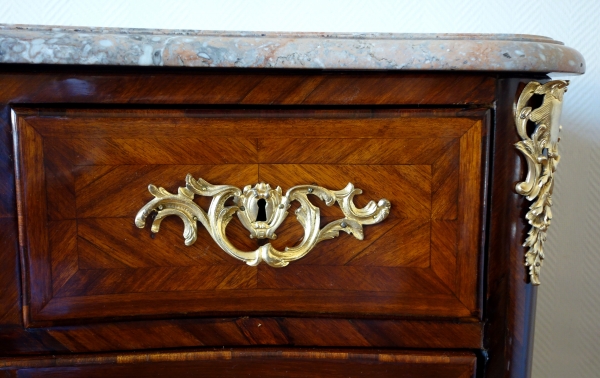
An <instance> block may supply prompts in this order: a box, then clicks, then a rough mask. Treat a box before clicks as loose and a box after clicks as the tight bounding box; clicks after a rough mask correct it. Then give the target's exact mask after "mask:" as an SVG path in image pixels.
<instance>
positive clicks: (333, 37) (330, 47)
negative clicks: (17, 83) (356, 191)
mask: <svg viewBox="0 0 600 378" xmlns="http://www.w3.org/2000/svg"><path fill="white" fill-rule="evenodd" d="M0 63H16V64H71V65H116V66H168V67H220V68H228V67H237V68H289V69H329V70H333V69H351V70H435V71H495V72H539V73H566V74H583V73H584V72H585V60H584V59H583V56H582V55H581V54H580V53H579V52H577V51H576V50H574V49H572V48H570V47H567V46H565V45H563V44H562V43H561V42H558V41H555V40H553V39H551V38H548V37H542V36H534V35H525V34H392V33H289V32H232V31H223V32H217V31H194V30H160V29H119V28H94V27H62V26H61V27H59V26H57V27H53V26H36V25H0Z"/></svg>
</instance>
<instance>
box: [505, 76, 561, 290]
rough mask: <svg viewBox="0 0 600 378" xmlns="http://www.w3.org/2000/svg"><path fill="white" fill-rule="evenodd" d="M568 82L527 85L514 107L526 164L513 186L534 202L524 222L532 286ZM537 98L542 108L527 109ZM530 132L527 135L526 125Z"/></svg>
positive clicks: (549, 214) (549, 216) (546, 218)
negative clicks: (527, 226) (529, 226)
mask: <svg viewBox="0 0 600 378" xmlns="http://www.w3.org/2000/svg"><path fill="white" fill-rule="evenodd" d="M568 84H569V82H568V81H562V80H554V81H550V82H547V83H545V84H540V83H538V82H530V83H528V84H527V85H526V86H525V88H524V89H523V92H522V93H521V95H520V97H519V100H518V102H517V104H516V107H515V124H516V127H517V132H518V133H519V136H520V137H521V139H522V140H521V141H519V142H517V143H516V144H515V146H516V147H517V149H518V150H519V151H521V153H522V154H523V156H525V159H526V160H527V169H528V171H527V177H526V178H525V181H523V182H520V183H518V184H517V185H516V187H515V190H516V192H517V193H519V194H521V195H523V196H525V197H526V198H527V199H528V200H529V201H533V203H532V204H531V206H530V207H529V211H528V212H527V215H526V218H527V221H528V222H529V224H530V225H531V229H530V230H529V232H528V236H527V239H526V240H525V243H524V244H523V246H524V247H527V248H528V250H527V252H526V253H525V265H526V266H528V267H529V277H530V280H531V283H532V284H533V285H539V284H540V277H539V276H540V269H541V267H542V263H543V260H544V242H545V241H546V232H547V230H548V227H549V226H550V221H551V220H552V211H551V206H552V188H553V186H554V172H555V170H556V166H557V164H558V162H559V160H560V156H559V155H558V149H557V148H558V141H559V138H558V134H559V131H560V129H561V126H560V113H561V110H562V100H563V95H564V93H565V92H566V91H567V85H568ZM534 95H540V96H542V97H541V105H539V106H537V107H536V108H535V109H534V108H533V107H532V106H531V105H530V104H531V102H532V101H531V100H532V97H534ZM531 124H533V127H534V128H533V130H532V131H528V125H531Z"/></svg>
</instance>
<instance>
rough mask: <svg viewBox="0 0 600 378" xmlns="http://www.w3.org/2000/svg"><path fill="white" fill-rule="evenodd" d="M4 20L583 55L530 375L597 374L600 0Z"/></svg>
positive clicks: (176, 7)
mask: <svg viewBox="0 0 600 378" xmlns="http://www.w3.org/2000/svg"><path fill="white" fill-rule="evenodd" d="M0 22H1V23H25V24H53V25H79V26H116V27H146V28H171V29H182V28H188V29H209V30H210V29H212V30H282V31H331V32H335V31H339V32H345V31H346V32H448V33H453V32H476V33H482V32H483V33H528V34H541V35H546V36H549V37H552V38H555V39H557V40H560V41H563V42H565V43H566V44H567V45H569V46H571V47H574V48H576V49H577V50H579V51H580V52H582V53H583V55H584V56H585V58H586V60H587V63H588V73H587V74H586V75H585V76H583V77H573V78H571V79H572V83H571V86H570V88H569V92H568V93H567V95H566V97H565V110H564V113H563V122H562V124H563V126H564V128H563V135H562V142H561V146H560V150H561V153H562V160H561V163H560V165H559V169H558V174H557V177H556V188H555V195H554V202H555V206H554V210H553V213H554V219H553V225H552V228H551V230H550V232H549V235H548V237H549V240H548V243H547V247H546V254H547V256H546V261H545V265H544V268H543V271H542V277H541V278H542V286H541V287H540V289H539V300H538V310H537V324H536V336H535V337H536V339H535V349H534V369H533V376H534V377H536V378H540V377H561V378H562V377H577V378H581V377H598V376H600V373H599V372H600V358H599V357H598V356H597V354H598V350H600V325H599V324H600V322H599V321H598V320H597V314H598V310H600V273H597V272H599V271H600V253H598V251H597V250H598V247H597V245H599V244H600V97H599V95H598V92H597V91H599V92H600V70H599V68H600V67H599V59H600V25H599V23H600V0H588V1H586V0H570V1H569V0H545V1H536V0H533V1H532V0H530V1H522V0H503V1H498V0H495V1H489V0H463V1H460V2H458V1H450V0H436V1H427V0H420V1H397V0H396V1H394V0H385V1H384V0H380V1H374V0H361V1H353V0H339V1H327V0H318V1H317V0H308V1H307V0H305V1H284V0H279V1H247V0H219V1H174V0H161V1H149V0H145V1H124V0H102V1H92V2H90V1H74V0H73V1H68V0H52V1H50V0H2V1H0Z"/></svg>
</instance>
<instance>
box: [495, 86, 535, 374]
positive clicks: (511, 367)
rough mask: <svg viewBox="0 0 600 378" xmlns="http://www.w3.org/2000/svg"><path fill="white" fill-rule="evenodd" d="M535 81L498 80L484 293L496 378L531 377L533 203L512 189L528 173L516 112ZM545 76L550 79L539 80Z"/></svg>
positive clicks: (533, 310)
mask: <svg viewBox="0 0 600 378" xmlns="http://www.w3.org/2000/svg"><path fill="white" fill-rule="evenodd" d="M531 80H536V81H540V78H518V79H517V78H514V79H508V78H507V79H503V80H499V82H498V83H499V87H498V94H497V97H498V116H497V119H496V133H495V138H494V145H493V151H494V154H493V160H492V172H493V177H492V185H491V203H490V207H491V213H492V218H491V223H490V235H489V261H488V277H487V279H488V289H487V293H486V299H487V309H488V310H487V322H488V324H489V331H488V332H487V337H486V345H488V347H489V349H490V361H489V363H488V366H487V369H486V376H488V377H493V378H499V377H502V378H509V377H510V378H517V377H518V378H525V377H529V376H530V375H531V356H532V351H533V330H534V320H535V301H536V297H537V287H536V286H533V285H528V284H527V282H528V273H527V269H526V267H525V266H524V257H523V256H524V253H525V251H524V248H523V245H522V244H523V242H524V241H525V238H526V230H527V229H528V225H527V221H526V218H525V213H526V212H527V208H528V206H529V204H527V201H526V200H525V199H524V198H523V197H521V196H520V195H518V194H517V193H516V192H515V191H514V187H515V185H516V183H517V182H519V181H521V180H522V179H523V177H525V175H526V166H527V164H526V162H525V160H524V158H523V157H522V156H521V155H520V154H516V153H514V143H516V142H517V141H519V140H520V138H519V135H518V134H517V131H516V128H515V126H514V120H513V113H512V111H513V106H514V102H515V101H516V99H517V98H518V97H519V93H520V91H522V90H523V88H524V86H525V84H526V83H527V82H529V81H531ZM544 80H547V78H543V79H542V80H541V82H544ZM515 230H516V235H515Z"/></svg>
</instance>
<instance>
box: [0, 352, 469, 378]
mask: <svg viewBox="0 0 600 378" xmlns="http://www.w3.org/2000/svg"><path fill="white" fill-rule="evenodd" d="M5 366H8V368H9V369H12V370H16V371H17V374H16V376H17V377H23V378H25V377H31V378H33V377H63V378H71V377H73V378H74V377H107V376H110V377H135V376H144V377H164V376H176V377H240V376H244V377H308V376H310V377H372V376H374V375H376V376H378V377H394V378H409V377H410V378H413V377H437V378H469V377H474V376H475V367H476V357H475V355H474V354H473V353H463V352H437V353H436V352H406V351H393V350H392V351H378V350H370V351H367V350H318V349H290V350H284V351H281V350H279V351H276V350H270V349H233V350H222V349H219V350H209V351H206V350H205V351H189V352H185V353H177V352H163V353H144V354H141V353H139V354H129V355H110V356H94V357H85V356H73V357H66V356H63V357H58V358H45V359H44V358H38V359H30V360H27V359H23V360H12V361H9V362H8V363H7V364H5Z"/></svg>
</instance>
